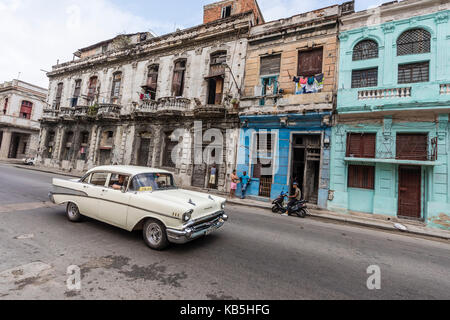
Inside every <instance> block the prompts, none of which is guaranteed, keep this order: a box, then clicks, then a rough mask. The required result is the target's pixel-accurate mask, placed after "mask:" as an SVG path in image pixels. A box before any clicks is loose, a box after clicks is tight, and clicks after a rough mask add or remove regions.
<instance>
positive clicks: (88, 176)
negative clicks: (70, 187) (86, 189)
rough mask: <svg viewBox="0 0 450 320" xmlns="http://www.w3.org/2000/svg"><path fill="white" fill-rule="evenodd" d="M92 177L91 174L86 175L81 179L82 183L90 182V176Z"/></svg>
mask: <svg viewBox="0 0 450 320" xmlns="http://www.w3.org/2000/svg"><path fill="white" fill-rule="evenodd" d="M90 177H91V175H90V174H88V175H87V176H86V177H84V178H83V179H82V180H81V183H89V178H90Z"/></svg>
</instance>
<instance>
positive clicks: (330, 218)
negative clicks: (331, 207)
mask: <svg viewBox="0 0 450 320" xmlns="http://www.w3.org/2000/svg"><path fill="white" fill-rule="evenodd" d="M227 202H228V203H230V204H233V205H238V206H245V207H251V208H255V207H256V208H261V209H266V210H270V207H268V206H264V205H258V204H253V203H252V204H246V203H240V202H238V201H235V200H231V201H230V200H228V201H227ZM310 216H311V217H314V218H318V219H322V220H328V221H339V222H343V223H347V224H352V225H357V226H362V227H371V228H376V229H382V230H387V231H395V232H397V233H399V234H411V235H419V236H426V237H432V238H438V239H442V240H447V241H448V240H450V234H449V235H440V234H433V233H427V232H420V231H414V230H409V229H408V230H406V231H401V230H398V229H397V228H395V227H394V226H389V225H384V224H383V223H377V222H376V221H374V222H365V221H358V220H355V219H351V218H347V217H338V216H324V215H322V214H317V213H311V212H310Z"/></svg>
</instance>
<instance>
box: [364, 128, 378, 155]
mask: <svg viewBox="0 0 450 320" xmlns="http://www.w3.org/2000/svg"><path fill="white" fill-rule="evenodd" d="M362 138H363V143H362V148H363V151H362V157H363V158H375V153H376V135H375V134H372V133H371V134H365V135H363V136H362Z"/></svg>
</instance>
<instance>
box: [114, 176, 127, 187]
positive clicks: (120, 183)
mask: <svg viewBox="0 0 450 320" xmlns="http://www.w3.org/2000/svg"><path fill="white" fill-rule="evenodd" d="M125 179H126V177H125V176H119V181H117V182H115V183H114V184H113V185H112V188H113V189H114V190H120V189H122V187H123V186H125Z"/></svg>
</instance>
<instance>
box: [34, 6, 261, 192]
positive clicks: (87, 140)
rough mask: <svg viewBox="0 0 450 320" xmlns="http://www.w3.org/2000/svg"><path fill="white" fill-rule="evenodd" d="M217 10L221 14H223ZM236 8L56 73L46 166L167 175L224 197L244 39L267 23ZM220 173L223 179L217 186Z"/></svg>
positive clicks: (117, 42) (94, 49)
mask: <svg viewBox="0 0 450 320" xmlns="http://www.w3.org/2000/svg"><path fill="white" fill-rule="evenodd" d="M229 2H231V3H233V4H234V3H235V2H236V3H237V2H239V3H241V2H242V1H227V3H226V4H227V5H228V3H229ZM244 2H249V3H253V2H255V1H254V0H251V1H250V0H249V1H244ZM215 5H216V6H217V7H218V10H220V8H222V7H223V5H224V4H223V3H222V2H219V3H217V4H215ZM211 6H214V4H213V5H208V6H207V7H205V14H206V12H207V9H210V8H211ZM233 8H234V9H233V11H232V12H231V14H229V15H228V14H226V15H224V16H218V17H217V18H216V19H211V18H209V20H210V21H208V22H207V23H205V24H202V25H199V26H197V27H193V28H189V29H185V30H179V31H177V32H174V33H171V34H167V35H163V36H160V37H153V36H152V35H151V34H146V33H144V34H134V35H123V36H120V37H117V38H115V39H112V40H108V41H104V42H102V43H99V44H97V45H94V46H91V47H89V48H85V49H82V50H79V51H78V52H77V53H76V55H77V56H78V57H79V59H77V60H74V61H72V62H68V63H64V64H59V65H56V66H54V67H53V70H52V72H50V73H49V74H48V76H49V78H50V92H49V97H48V102H49V105H51V106H52V107H51V108H48V109H46V110H45V113H44V117H43V119H42V136H41V143H40V154H41V156H42V159H41V163H42V164H43V165H45V166H47V167H57V168H63V169H67V170H71V169H75V170H79V171H83V170H86V169H89V168H91V167H94V166H97V165H103V164H125V165H141V166H151V167H158V168H165V169H168V170H171V171H173V172H174V173H175V174H176V178H177V180H178V183H179V184H181V185H194V186H197V187H201V188H204V187H208V186H209V187H212V188H217V189H219V190H226V189H227V187H228V186H227V180H228V179H227V176H228V175H229V174H230V173H231V172H232V170H233V168H234V167H235V158H236V156H235V154H236V148H234V146H235V145H236V144H237V140H238V135H239V119H238V113H237V109H236V108H235V107H234V105H233V103H232V102H235V101H236V100H238V99H239V95H240V88H241V86H242V81H243V74H244V67H245V56H246V50H247V40H246V38H247V35H248V32H249V30H250V28H251V26H252V25H254V24H255V23H257V21H256V18H255V16H257V15H259V14H260V13H259V12H255V11H252V10H250V11H247V7H246V6H243V7H238V6H236V7H233ZM240 8H241V9H240ZM262 21H263V20H262ZM210 129H215V130H212V131H211V130H210ZM222 137H223V140H224V142H223V144H222V143H221V141H219V140H220V139H222ZM194 142H196V143H194ZM210 144H212V145H213V148H211V147H208V145H210ZM227 146H232V147H227ZM199 155H200V156H202V155H203V157H200V160H198V156H199ZM194 156H195V157H196V159H197V161H194ZM202 158H203V159H202ZM202 160H203V161H202ZM214 164H216V167H217V170H218V173H217V174H216V180H215V181H214V183H212V184H210V182H211V181H210V179H209V177H210V172H211V167H212V166H213V165H214Z"/></svg>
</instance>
